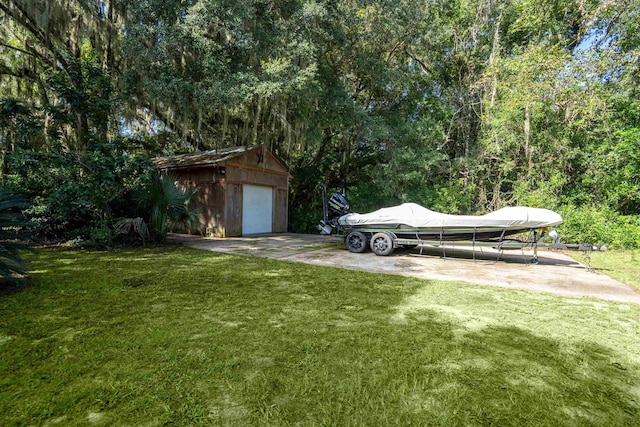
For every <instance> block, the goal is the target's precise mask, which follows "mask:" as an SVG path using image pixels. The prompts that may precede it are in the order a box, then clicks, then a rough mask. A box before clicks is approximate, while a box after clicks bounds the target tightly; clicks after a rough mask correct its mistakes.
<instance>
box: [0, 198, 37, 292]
mask: <svg viewBox="0 0 640 427" xmlns="http://www.w3.org/2000/svg"><path fill="white" fill-rule="evenodd" d="M25 207H26V202H25V200H24V199H23V198H21V197H20V196H17V195H15V194H13V193H11V192H9V191H6V190H0V282H16V281H20V280H21V279H22V278H23V276H24V275H25V273H26V266H25V262H24V259H23V258H22V255H21V253H20V251H21V250H24V249H26V248H27V246H26V245H25V244H24V243H23V240H24V237H25V235H24V233H25V228H27V227H28V226H29V225H30V224H29V222H28V221H27V220H25V219H24V217H23V216H22V215H21V213H20V210H21V209H23V208H25Z"/></svg>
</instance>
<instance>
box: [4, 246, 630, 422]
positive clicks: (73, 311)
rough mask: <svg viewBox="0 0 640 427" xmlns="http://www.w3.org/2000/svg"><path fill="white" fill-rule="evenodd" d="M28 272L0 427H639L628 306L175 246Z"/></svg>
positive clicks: (7, 326) (9, 305)
mask: <svg viewBox="0 0 640 427" xmlns="http://www.w3.org/2000/svg"><path fill="white" fill-rule="evenodd" d="M62 261H64V262H62ZM33 264H34V265H35V267H40V268H42V271H46V272H45V273H40V274H39V275H38V280H42V281H41V286H39V287H38V288H36V289H33V290H32V291H33V292H25V293H24V295H15V296H12V297H7V298H4V300H0V303H2V304H3V305H2V306H0V308H2V309H4V310H5V311H4V312H5V313H7V314H6V316H5V317H4V318H3V321H4V323H1V329H0V335H2V336H0V342H2V340H4V342H5V344H4V345H3V346H0V355H1V356H2V357H0V368H4V370H3V371H2V372H3V375H2V376H0V413H3V414H4V415H5V416H6V420H7V424H11V423H13V424H15V425H21V424H44V423H45V421H51V420H56V419H60V418H63V417H66V418H64V423H65V424H67V425H86V424H87V423H88V421H91V420H94V419H95V418H96V417H98V416H99V417H101V418H100V419H101V422H102V424H104V425H119V424H129V425H143V424H145V423H147V424H152V423H153V424H157V425H162V424H175V425H211V424H213V425H242V426H244V425H340V426H342V425H344V426H349V425H372V426H374V425H375V426H377V425H437V426H451V425H501V426H509V425H513V426H558V425H563V426H564V425H575V426H582V425H607V426H608V425H634V424H636V425H637V420H638V419H640V388H639V387H638V384H640V366H638V365H637V360H638V359H637V357H636V356H635V354H636V353H637V352H638V344H637V340H635V336H634V335H633V334H634V331H636V330H637V322H635V323H634V321H631V320H630V321H629V326H626V329H621V328H619V326H620V325H617V324H616V322H619V321H621V320H623V318H624V319H627V317H629V316H632V315H634V314H635V313H636V312H634V311H631V310H635V308H629V309H628V310H629V312H628V313H627V312H625V311H620V313H622V314H621V315H619V316H618V314H617V313H618V311H616V310H617V309H616V308H615V307H613V305H612V307H610V308H606V309H605V308H603V309H594V308H591V307H588V306H585V307H582V306H577V305H571V304H566V303H564V302H563V301H562V300H560V299H553V298H552V297H548V296H545V297H544V298H543V299H542V300H540V298H541V297H540V296H538V295H534V296H530V295H528V294H526V293H517V292H515V293H514V292H508V291H503V290H500V291H497V290H489V289H485V288H482V289H480V288H477V290H479V291H481V292H469V289H472V290H473V289H476V288H474V287H466V286H464V285H459V286H458V285H456V284H451V283H440V282H431V281H418V280H408V279H406V278H402V277H395V276H381V275H377V274H368V273H363V272H350V271H343V270H338V269H331V268H323V267H315V266H307V265H303V264H292V263H282V262H277V261H273V260H264V259H259V258H242V257H233V256H227V255H217V254H216V255H214V254H209V253H204V252H201V251H191V250H188V249H183V248H176V249H173V248H171V249H147V250H141V251H123V252H120V253H112V254H103V253H93V252H61V251H51V252H43V253H41V254H40V255H39V258H38V259H34V260H33ZM70 266H71V267H74V268H77V269H78V270H69V269H68V268H69V267H70ZM71 278H73V280H71ZM465 290H467V291H466V292H465ZM534 304H538V305H537V306H536V307H533V305H534ZM607 310H610V311H607ZM487 313H489V314H487ZM483 316H487V317H483ZM489 316H490V318H489ZM547 316H552V317H553V320H551V321H550V322H553V324H554V325H553V327H541V325H544V324H545V322H546V321H547V320H546V319H547ZM596 316H600V317H596ZM614 316H618V317H614ZM521 317H523V318H524V319H521ZM515 325H520V326H521V325H526V328H527V329H524V328H522V327H517V326H515ZM603 325H604V326H603ZM552 328H555V329H552ZM634 328H636V329H634ZM591 329H595V330H596V332H592V331H591ZM601 333H611V336H612V339H611V340H609V341H605V342H606V343H607V345H608V346H609V347H607V346H606V345H604V344H601V343H599V342H598V340H597V337H598V336H600V335H598V334H601ZM576 337H579V338H576Z"/></svg>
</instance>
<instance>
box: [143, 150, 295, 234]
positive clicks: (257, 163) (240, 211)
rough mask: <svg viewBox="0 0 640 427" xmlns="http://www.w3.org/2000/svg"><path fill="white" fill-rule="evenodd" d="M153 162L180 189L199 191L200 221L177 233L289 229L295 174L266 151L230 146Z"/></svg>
mask: <svg viewBox="0 0 640 427" xmlns="http://www.w3.org/2000/svg"><path fill="white" fill-rule="evenodd" d="M153 161H154V163H155V165H156V167H157V168H158V169H159V170H160V171H161V172H162V173H164V174H170V175H171V176H173V178H174V179H175V182H176V184H177V185H178V186H179V187H180V188H184V189H189V190H194V191H196V195H197V196H196V197H197V201H196V202H195V204H196V206H195V207H196V208H197V209H198V211H199V223H198V224H195V225H193V226H192V227H191V228H190V229H187V230H176V231H179V232H187V233H190V234H201V235H205V236H212V237H238V236H244V235H254V234H263V233H284V232H286V231H287V227H288V194H289V180H290V179H291V176H290V174H289V169H288V168H287V166H286V165H285V164H284V162H283V161H282V160H280V158H279V157H278V156H276V155H275V154H274V153H273V152H272V151H271V150H269V149H268V148H267V147H264V146H262V145H257V146H251V147H229V148H222V149H216V150H209V151H198V152H194V153H187V154H180V155H175V156H168V157H158V158H156V159H154V160H153Z"/></svg>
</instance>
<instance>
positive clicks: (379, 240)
mask: <svg viewBox="0 0 640 427" xmlns="http://www.w3.org/2000/svg"><path fill="white" fill-rule="evenodd" d="M371 250H372V251H373V253H374V254H376V255H379V256H387V255H390V254H391V252H393V241H392V240H391V236H389V235H388V234H387V233H376V234H374V235H373V237H372V238H371Z"/></svg>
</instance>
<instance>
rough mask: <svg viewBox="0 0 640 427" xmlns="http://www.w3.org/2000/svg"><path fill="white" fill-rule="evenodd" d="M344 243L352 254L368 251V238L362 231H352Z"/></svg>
mask: <svg viewBox="0 0 640 427" xmlns="http://www.w3.org/2000/svg"><path fill="white" fill-rule="evenodd" d="M344 242H345V243H346V245H347V249H349V251H350V252H353V253H356V254H360V253H362V252H364V251H366V250H367V236H365V235H364V233H362V232H360V231H351V232H350V233H349V234H347V237H345V238H344Z"/></svg>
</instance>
